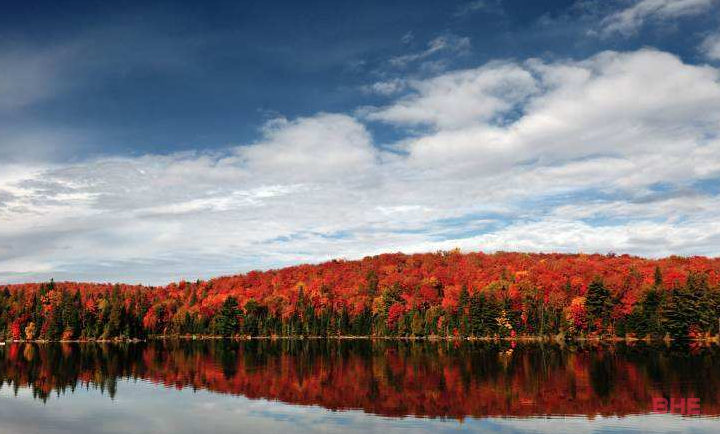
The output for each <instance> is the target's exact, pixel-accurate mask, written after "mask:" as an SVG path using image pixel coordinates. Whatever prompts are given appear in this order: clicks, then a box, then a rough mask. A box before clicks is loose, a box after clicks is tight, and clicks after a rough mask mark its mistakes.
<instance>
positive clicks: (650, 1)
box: [600, 0, 716, 36]
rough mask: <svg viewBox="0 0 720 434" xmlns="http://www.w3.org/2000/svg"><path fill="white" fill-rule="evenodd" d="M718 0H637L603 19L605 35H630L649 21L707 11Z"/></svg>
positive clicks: (603, 33)
mask: <svg viewBox="0 0 720 434" xmlns="http://www.w3.org/2000/svg"><path fill="white" fill-rule="evenodd" d="M715 1H716V0H637V1H633V2H632V5H630V6H628V7H626V8H624V9H622V10H620V11H618V12H615V13H613V14H612V15H610V16H608V17H606V18H605V19H603V20H602V22H601V26H602V30H601V32H600V34H601V35H603V36H610V35H613V34H621V35H630V34H633V33H635V32H637V31H638V29H639V28H640V27H642V26H643V24H645V23H646V22H648V21H664V20H668V19H673V18H679V17H683V16H690V15H697V14H699V13H702V12H705V11H707V10H708V9H709V8H710V7H711V6H712V5H713V3H715Z"/></svg>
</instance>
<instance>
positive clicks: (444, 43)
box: [390, 34, 470, 68]
mask: <svg viewBox="0 0 720 434" xmlns="http://www.w3.org/2000/svg"><path fill="white" fill-rule="evenodd" d="M469 50H470V38H468V37H460V36H456V35H453V34H448V35H443V36H438V37H437V38H435V39H433V40H431V41H430V42H428V44H427V48H426V49H425V50H423V51H421V52H419V53H413V54H404V55H402V56H395V57H392V58H390V64H391V65H392V66H395V67H398V68H404V67H405V66H407V65H408V64H410V63H413V62H417V61H420V60H425V59H427V58H429V57H431V56H434V55H437V54H440V53H455V54H465V53H467V52H468V51H469Z"/></svg>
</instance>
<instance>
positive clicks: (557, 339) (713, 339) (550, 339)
mask: <svg viewBox="0 0 720 434" xmlns="http://www.w3.org/2000/svg"><path fill="white" fill-rule="evenodd" d="M323 339H324V340H371V341H374V340H387V341H428V342H440V341H447V342H463V341H465V342H535V343H553V344H564V343H569V342H596V343H617V342H625V343H635V342H644V343H666V344H669V343H670V342H674V341H685V342H701V343H720V337H719V336H709V337H696V338H688V339H673V338H669V337H665V338H647V337H646V338H636V337H629V336H627V337H620V336H612V337H609V336H608V337H600V336H576V337H564V336H514V337H510V336H481V337H475V336H466V337H455V336H352V335H347V336H304V335H295V336H242V335H237V336H215V335H154V336H150V337H148V338H145V339H138V338H132V339H126V338H114V339H71V340H63V339H60V340H48V339H31V340H26V339H17V340H6V341H0V346H1V345H5V344H11V343H36V344H49V343H139V342H149V341H165V340H183V341H207V340H233V341H251V340H270V341H277V340H300V341H302V340H323Z"/></svg>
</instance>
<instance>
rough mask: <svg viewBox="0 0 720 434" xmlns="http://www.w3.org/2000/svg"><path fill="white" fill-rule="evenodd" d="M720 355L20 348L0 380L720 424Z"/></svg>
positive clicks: (423, 346)
mask: <svg viewBox="0 0 720 434" xmlns="http://www.w3.org/2000/svg"><path fill="white" fill-rule="evenodd" d="M719 356H720V351H719V350H718V349H717V348H716V347H710V346H705V347H694V348H687V347H684V348H676V347H664V346H662V347H660V346H650V345H647V344H637V345H633V346H627V345H624V344H622V345H620V344H618V345H614V346H600V345H597V346H585V347H583V346H577V347H570V348H563V347H560V346H556V345H540V344H521V345H517V346H514V347H511V346H510V344H508V343H489V342H463V343H460V342H446V341H443V342H413V341H410V342H406V341H391V340H379V341H367V340H358V341H353V340H278V341H270V340H251V341H230V340H219V341H194V342H187V341H151V342H147V343H137V344H131V343H118V344H108V343H95V344H92V343H87V344H76V343H63V344H35V343H15V344H8V345H6V346H5V347H0V380H2V383H3V384H7V385H8V386H10V387H12V388H13V389H14V390H15V391H16V392H17V391H18V390H19V388H21V387H23V388H29V389H30V390H32V393H33V396H35V397H36V398H37V399H40V400H43V401H46V400H47V399H49V397H51V396H52V395H56V396H58V397H61V396H62V395H63V394H65V393H72V392H75V391H76V389H77V388H94V389H99V390H101V391H102V392H103V393H106V394H107V395H108V396H110V397H111V398H113V397H114V396H115V394H116V390H117V384H118V381H122V380H124V379H143V380H148V381H152V382H154V383H157V384H162V385H164V386H166V387H173V388H179V389H181V388H186V387H189V388H193V389H206V390H209V391H213V392H218V393H227V394H236V395H244V396H246V397H248V398H251V399H256V398H262V399H272V400H279V401H283V402H287V403H293V404H300V405H320V406H323V407H325V408H328V409H332V410H343V409H361V410H364V411H366V412H369V413H375V414H380V415H385V416H407V415H415V416H425V417H448V418H458V419H461V418H464V417H467V416H475V417H483V416H544V415H586V416H589V417H592V416H595V415H598V414H600V415H620V416H622V415H627V414H633V413H647V412H649V411H650V410H651V405H652V398H653V397H666V398H669V397H684V398H690V397H697V398H700V402H701V412H702V413H703V414H706V415H717V414H720V406H719V405H718V402H720V399H719V398H720V384H719V383H720V380H719V379H720V376H719V375H718V373H719V372H718V371H719V370H720V368H719V366H720V364H719V363H718V362H719V361H720V360H718V359H719Z"/></svg>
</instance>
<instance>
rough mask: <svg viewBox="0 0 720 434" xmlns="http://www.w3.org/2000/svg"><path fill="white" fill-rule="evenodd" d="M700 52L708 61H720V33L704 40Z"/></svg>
mask: <svg viewBox="0 0 720 434" xmlns="http://www.w3.org/2000/svg"><path fill="white" fill-rule="evenodd" d="M700 51H701V52H702V53H703V54H704V55H705V57H707V58H708V59H710V60H720V33H717V34H714V35H710V36H708V37H707V38H705V40H704V41H703V43H702V45H701V46H700Z"/></svg>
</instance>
